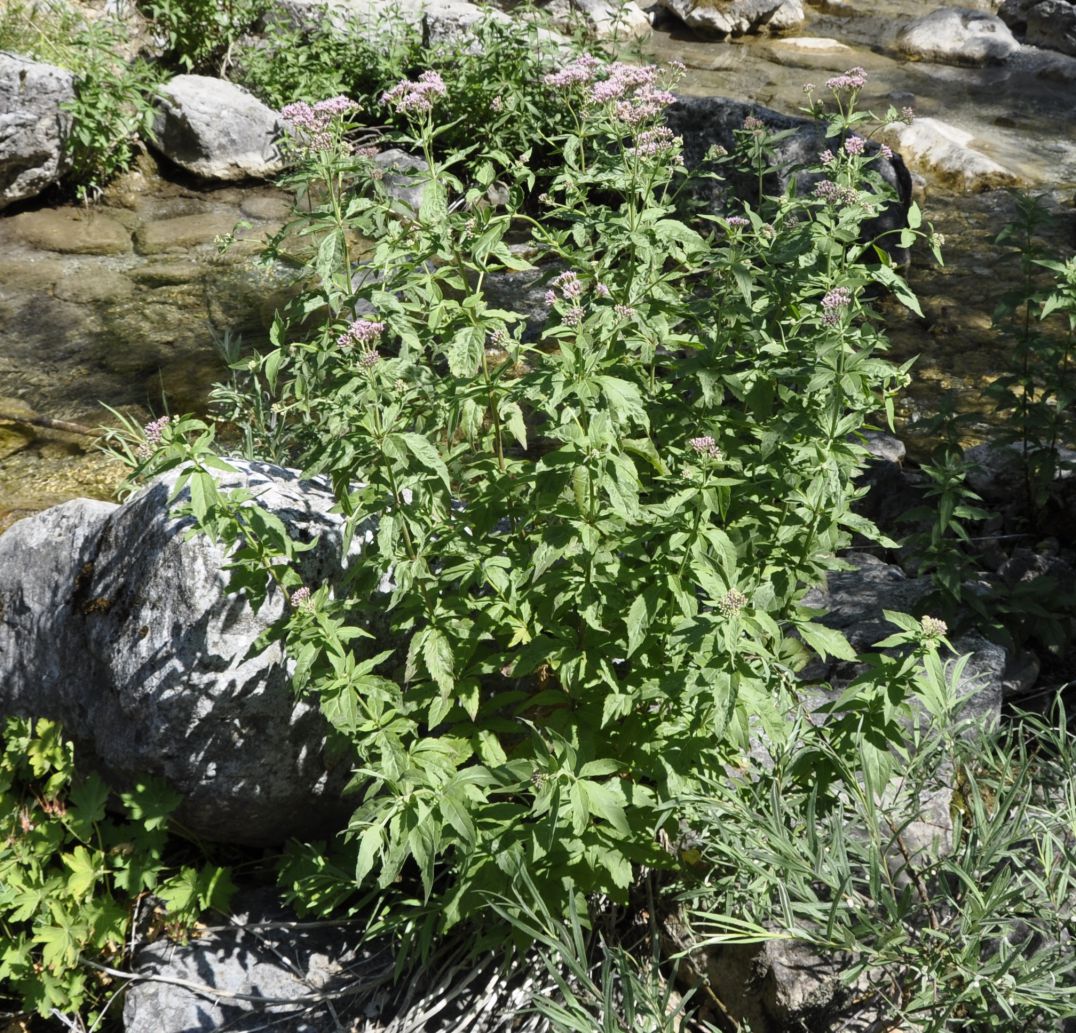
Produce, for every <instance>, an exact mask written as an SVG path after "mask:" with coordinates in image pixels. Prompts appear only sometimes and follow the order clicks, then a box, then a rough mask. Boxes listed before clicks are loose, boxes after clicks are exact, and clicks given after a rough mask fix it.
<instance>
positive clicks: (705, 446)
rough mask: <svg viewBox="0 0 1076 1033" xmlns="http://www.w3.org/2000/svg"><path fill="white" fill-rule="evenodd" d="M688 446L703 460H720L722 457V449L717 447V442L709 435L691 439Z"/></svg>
mask: <svg viewBox="0 0 1076 1033" xmlns="http://www.w3.org/2000/svg"><path fill="white" fill-rule="evenodd" d="M688 445H690V446H691V448H692V449H693V450H694V451H695V452H696V453H697V454H698V455H700V456H701V457H702V458H703V459H720V458H721V456H722V452H721V449H719V448H718V447H717V442H716V441H714V439H713V438H712V437H711V436H710V435H709V434H703V435H701V436H700V437H697V438H691V439H690V440H689V441H688Z"/></svg>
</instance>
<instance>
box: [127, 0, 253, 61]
mask: <svg viewBox="0 0 1076 1033" xmlns="http://www.w3.org/2000/svg"><path fill="white" fill-rule="evenodd" d="M139 7H140V8H141V10H142V11H143V12H144V13H145V14H146V15H147V16H148V17H149V18H150V19H151V20H152V22H153V26H154V28H155V29H156V31H157V32H158V34H159V35H160V37H161V39H162V42H163V44H164V48H165V53H164V60H165V62H166V63H167V64H169V65H171V66H172V67H173V68H178V69H181V70H182V71H185V72H206V73H210V74H222V73H223V72H224V71H225V70H226V68H227V65H228V62H229V61H230V59H231V54H232V48H233V47H234V46H235V44H236V42H237V41H238V40H239V38H240V36H242V35H243V33H244V32H246V31H247V30H249V29H250V28H252V27H253V25H254V23H255V22H256V21H257V20H258V19H259V18H260V17H261V15H262V14H263V13H264V12H265V10H266V9H267V8H268V7H269V0H140V2H139Z"/></svg>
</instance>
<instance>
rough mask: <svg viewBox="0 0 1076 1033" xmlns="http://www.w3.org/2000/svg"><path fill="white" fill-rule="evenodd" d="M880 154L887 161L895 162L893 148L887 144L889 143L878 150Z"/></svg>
mask: <svg viewBox="0 0 1076 1033" xmlns="http://www.w3.org/2000/svg"><path fill="white" fill-rule="evenodd" d="M878 153H879V154H880V155H881V156H882V157H883V158H885V160H886V161H892V160H893V148H892V147H890V146H889V144H887V143H884V144H882V146H881V147H880V148H879V149H878Z"/></svg>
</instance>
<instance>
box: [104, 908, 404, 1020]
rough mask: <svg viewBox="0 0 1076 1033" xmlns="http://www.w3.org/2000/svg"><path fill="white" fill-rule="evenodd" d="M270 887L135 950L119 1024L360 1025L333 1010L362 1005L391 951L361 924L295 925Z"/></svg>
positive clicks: (386, 971)
mask: <svg viewBox="0 0 1076 1033" xmlns="http://www.w3.org/2000/svg"><path fill="white" fill-rule="evenodd" d="M275 897H276V894H275V893H273V892H272V891H261V892H258V891H247V892H246V893H245V894H243V895H242V896H241V897H239V898H237V900H236V901H235V914H234V915H233V916H232V919H231V921H232V926H231V928H220V929H217V930H215V931H213V932H208V933H205V934H204V935H202V936H199V937H196V938H194V939H192V940H191V941H190V942H189V943H186V944H175V943H171V942H169V941H167V940H160V941H157V942H156V943H153V944H150V945H149V946H147V947H144V948H143V949H142V950H141V951H139V953H138V955H137V956H136V958H135V967H136V971H137V973H138V975H139V976H140V981H138V982H135V983H133V984H132V985H131V986H130V988H129V989H128V991H127V994H126V996H125V998H124V1006H123V1025H124V1030H125V1031H126V1033H216V1031H218V1030H229V1031H231V1033H256V1031H262V1030H272V1031H274V1033H330V1031H339V1030H343V1029H345V1028H348V1029H358V1028H360V1027H359V1026H358V1025H351V1024H350V1022H349V1024H348V1026H347V1027H344V1026H342V1025H341V1024H340V1022H339V1019H340V1018H342V1017H343V1018H346V1019H350V1018H351V1017H353V1016H355V1015H356V1013H360V1014H361V1013H363V1012H365V1011H367V1010H368V1009H369V1007H370V1003H371V1001H370V999H371V997H373V996H375V990H376V987H377V985H378V982H379V981H380V980H383V981H385V982H388V981H389V977H390V975H391V973H392V964H393V961H392V955H391V954H390V953H389V952H388V951H387V950H386V949H385V948H384V947H383V946H382V947H381V948H380V949H375V948H371V947H368V946H364V945H363V944H362V942H361V941H362V935H361V931H362V926H361V925H357V924H354V923H353V924H347V923H341V925H339V926H333V925H332V924H314V925H304V924H303V923H300V922H296V920H295V916H294V915H293V914H290V913H289V912H287V911H285V910H283V909H282V908H281V907H280V906H279V904H276V903H275V902H274V899H273V898H275ZM164 980H173V981H181V982H182V983H184V984H185V985H182V986H180V985H176V983H175V982H165V981H164ZM363 984H366V985H367V986H369V987H370V989H369V990H368V991H367V992H366V993H361V992H360V993H356V992H354V988H355V987H356V986H359V987H361V986H362V985H363ZM196 988H198V989H196ZM323 995H328V996H329V997H330V1000H329V1002H326V1001H325V1000H324V998H323ZM333 995H337V996H336V997H335V1000H333V999H332V998H333ZM237 996H238V997H239V999H238V1000H237V999H236V998H237ZM319 998H321V999H320V1000H319Z"/></svg>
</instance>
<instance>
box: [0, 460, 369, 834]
mask: <svg viewBox="0 0 1076 1033" xmlns="http://www.w3.org/2000/svg"><path fill="white" fill-rule="evenodd" d="M234 465H235V467H236V469H237V473H235V474H234V475H222V476H221V481H222V483H223V484H224V485H225V486H226V487H240V486H241V487H244V488H246V489H248V490H250V491H251V492H253V494H254V495H255V496H256V497H257V500H258V502H259V504H261V505H262V506H264V507H265V508H267V509H269V510H271V511H272V512H273V513H275V514H276V516H278V517H279V518H280V519H281V520H282V521H283V522H284V524H285V525H286V527H287V528H288V530H289V532H290V533H291V534H292V535H293V536H294V537H296V538H298V539H301V540H304V541H313V540H314V539H315V538H316V539H317V542H318V543H317V546H316V547H315V548H314V549H312V550H311V551H309V552H305V553H303V554H302V558H301V567H302V573H303V576H304V579H305V580H307V581H308V583H311V584H316V583H320V582H322V581H325V580H331V579H332V578H334V577H336V576H338V575H339V573H340V571H341V569H342V567H343V564H344V563H345V562H346V560H343V559H342V558H341V546H342V530H343V528H342V518H340V517H339V516H337V515H335V514H332V513H331V512H330V510H331V508H332V506H333V504H334V498H333V496H332V494H331V493H330V492H328V491H327V490H325V489H324V487H322V486H320V485H317V484H312V483H302V482H300V481H299V479H298V475H297V473H296V472H295V471H291V470H286V469H283V468H281V467H273V466H269V465H268V464H258V463H240V462H236V463H234ZM175 476H176V475H175V474H172V475H171V476H166V477H165V478H162V479H160V480H158V481H156V482H154V483H153V484H151V485H150V486H149V487H148V488H146V489H145V490H143V491H142V492H140V493H139V494H138V495H136V496H135V497H133V498H132V499H131V500H130V501H128V502H126V503H124V504H123V505H122V506H120V507H117V508H109V507H107V506H104V505H102V504H101V503H90V502H85V501H78V502H73V503H68V504H66V505H64V506H60V507H57V508H55V509H52V510H47V511H46V512H44V513H41V514H38V515H36V516H33V517H29V518H27V519H26V520H24V521H22V522H20V523H19V524H16V525H15V526H14V527H13V528H12V529H11V530H10V531H9V532H8V533H6V534H5V535H3V536H2V537H0V607H2V608H3V616H2V618H0V716H5V715H8V714H21V715H24V716H45V717H51V718H53V719H58V720H60V721H61V722H62V723H63V725H64V728H65V730H66V732H67V734H69V735H70V736H71V737H72V738H73V739H75V741H76V744H77V745H78V746H79V747H80V755H81V756H82V757H83V759H84V761H86V762H87V763H89V764H90V765H92V766H94V767H97V768H100V769H101V770H102V772H103V773H104V774H105V776H106V777H107V778H108V779H109V780H111V781H112V783H113V784H115V785H116V786H117V787H121V786H123V785H126V784H130V783H131V782H133V781H134V780H136V779H138V778H140V777H144V776H146V775H154V776H158V777H160V778H163V779H164V780H165V781H166V782H168V784H169V785H171V786H172V787H173V788H174V789H175V790H176V791H177V792H179V793H180V794H181V796H182V797H183V803H182V804H181V806H180V809H179V812H178V817H179V818H180V819H181V820H182V821H183V822H184V823H185V824H186V825H187V826H188V827H189V828H190V829H191V830H192V831H194V832H195V833H196V834H197V835H199V836H201V837H203V838H206V839H210V840H224V841H228V842H235V843H247V844H254V845H260V844H269V843H279V842H281V841H283V840H284V839H286V838H288V837H289V836H297V837H307V838H311V837H317V836H319V835H325V834H327V833H329V832H332V831H334V830H335V829H337V828H339V827H340V825H341V823H342V822H343V820H344V819H345V818H346V816H347V813H348V812H349V810H350V809H351V806H350V804H349V802H348V801H345V800H344V799H342V795H341V794H342V789H343V786H344V785H345V784H346V782H347V781H348V777H349V770H348V765H347V763H346V761H345V760H344V759H343V757H334V756H331V750H327V748H326V747H327V741H328V737H329V735H330V729H329V727H328V725H327V723H326V721H325V720H324V718H323V717H322V716H321V714H320V712H319V711H318V709H317V707H316V704H314V703H312V702H310V701H307V700H303V699H296V697H295V694H294V691H293V689H292V687H291V684H290V677H289V671H288V667H287V663H286V660H285V658H284V656H283V653H282V649H281V647H280V645H279V644H271V645H269V646H267V647H264V648H261V649H259V650H256V649H255V648H254V647H255V642H256V640H257V639H258V638H259V636H260V635H261V634H262V633H263V632H264V631H265V630H266V629H267V628H268V627H269V626H270V625H271V624H272V623H273V622H274V621H275V620H276V619H277V618H278V617H280V615H281V614H282V612H283V606H284V602H283V600H282V598H281V597H280V595H279V593H276V594H270V595H269V596H268V597H267V598H266V600H265V601H264V602H263V604H262V605H261V607H260V608H259V609H257V610H255V609H253V608H252V606H251V604H250V603H249V602H248V601H247V600H246V599H245V598H243V597H240V596H237V595H236V594H235V593H234V592H231V591H229V586H228V573H227V572H226V571H225V570H223V569H222V568H223V567H224V565H225V563H226V561H227V556H226V554H225V553H224V551H223V550H222V549H221V548H220V547H219V546H217V545H214V544H213V543H211V542H209V541H208V540H207V539H206V538H205V537H203V536H197V537H193V538H192V537H189V536H188V533H187V532H188V530H189V522H188V521H183V520H176V519H173V518H172V517H171V515H170V506H169V503H168V496H169V493H170V490H171V487H172V485H173V484H174V481H175ZM363 541H364V539H363V536H362V535H361V534H360V535H356V544H355V545H354V546H353V548H354V549H355V550H356V551H357V550H360V549H361V548H362V545H363Z"/></svg>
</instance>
